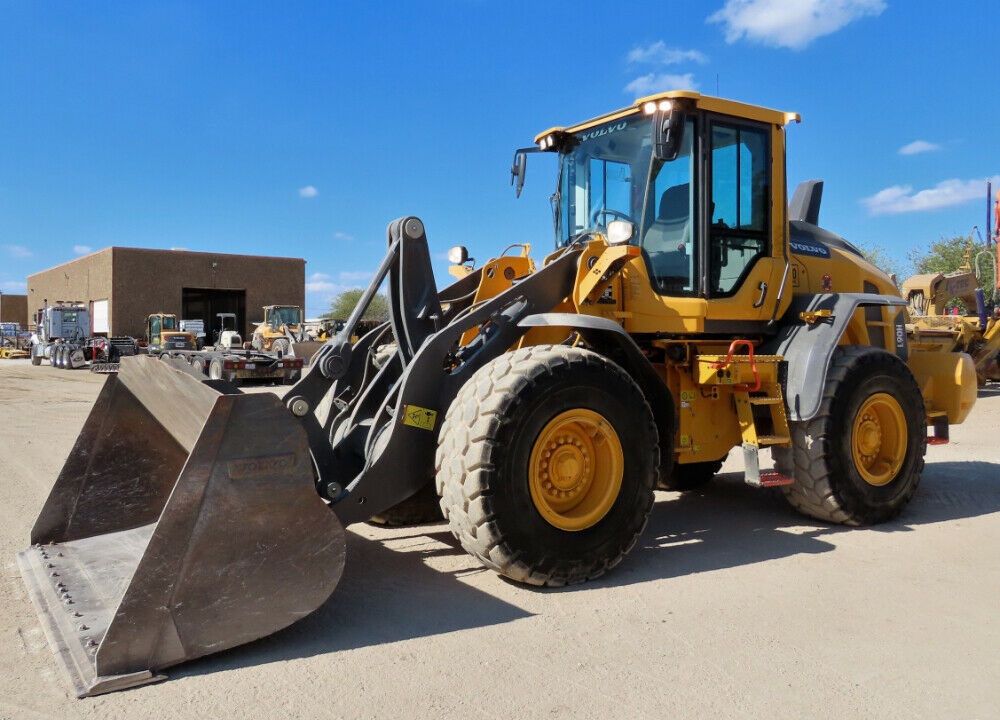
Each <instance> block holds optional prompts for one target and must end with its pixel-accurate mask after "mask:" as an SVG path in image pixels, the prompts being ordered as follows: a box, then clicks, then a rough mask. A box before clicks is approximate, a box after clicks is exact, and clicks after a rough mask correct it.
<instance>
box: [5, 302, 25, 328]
mask: <svg viewBox="0 0 1000 720" xmlns="http://www.w3.org/2000/svg"><path fill="white" fill-rule="evenodd" d="M0 322H16V323H20V324H21V327H22V328H24V329H27V327H28V296H27V295H6V294H4V293H0Z"/></svg>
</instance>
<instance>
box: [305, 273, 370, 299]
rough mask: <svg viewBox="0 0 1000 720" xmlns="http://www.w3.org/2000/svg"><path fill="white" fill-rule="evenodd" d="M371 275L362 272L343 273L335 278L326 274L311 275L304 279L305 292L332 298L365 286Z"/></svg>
mask: <svg viewBox="0 0 1000 720" xmlns="http://www.w3.org/2000/svg"><path fill="white" fill-rule="evenodd" d="M371 278H372V273H371V272H369V271H367V270H363V271H343V272H339V273H337V276H336V277H333V276H332V275H328V274H326V273H320V272H317V273H313V274H312V275H310V276H309V277H308V278H307V279H306V292H310V293H324V294H326V295H329V296H330V297H333V296H335V295H339V294H340V293H342V292H344V291H345V290H351V289H353V288H357V287H360V286H362V285H367V284H368V281H369V280H371Z"/></svg>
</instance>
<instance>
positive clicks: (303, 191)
mask: <svg viewBox="0 0 1000 720" xmlns="http://www.w3.org/2000/svg"><path fill="white" fill-rule="evenodd" d="M317 195H319V190H317V189H316V188H314V187H313V186H312V185H306V186H305V187H304V188H299V197H304V198H314V197H316V196H317Z"/></svg>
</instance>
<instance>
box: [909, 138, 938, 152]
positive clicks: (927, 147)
mask: <svg viewBox="0 0 1000 720" xmlns="http://www.w3.org/2000/svg"><path fill="white" fill-rule="evenodd" d="M940 149H941V146H940V145H935V144H934V143H930V142H927V141H926V140H914V141H913V142H911V143H910V144H909V145H904V146H903V147H901V148H899V154H900V155H918V154H920V153H925V152H933V151H934V150H940Z"/></svg>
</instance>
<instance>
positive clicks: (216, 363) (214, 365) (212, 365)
mask: <svg viewBox="0 0 1000 720" xmlns="http://www.w3.org/2000/svg"><path fill="white" fill-rule="evenodd" d="M208 377H210V378H211V379H212V380H221V379H222V361H221V360H219V359H218V358H213V359H212V360H210V361H209V363H208Z"/></svg>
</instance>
